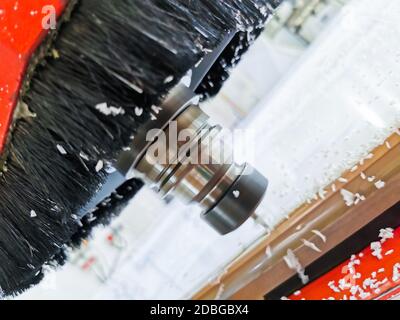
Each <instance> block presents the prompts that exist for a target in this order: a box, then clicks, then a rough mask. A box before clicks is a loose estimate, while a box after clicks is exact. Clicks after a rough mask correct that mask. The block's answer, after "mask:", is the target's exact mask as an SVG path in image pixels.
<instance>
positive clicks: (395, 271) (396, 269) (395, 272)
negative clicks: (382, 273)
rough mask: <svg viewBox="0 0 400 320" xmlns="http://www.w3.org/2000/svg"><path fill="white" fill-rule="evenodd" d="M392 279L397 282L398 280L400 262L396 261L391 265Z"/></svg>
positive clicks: (399, 276) (399, 277) (399, 278)
mask: <svg viewBox="0 0 400 320" xmlns="http://www.w3.org/2000/svg"><path fill="white" fill-rule="evenodd" d="M392 280H393V281H394V282H397V281H399V280H400V263H396V264H395V265H394V266H393V276H392Z"/></svg>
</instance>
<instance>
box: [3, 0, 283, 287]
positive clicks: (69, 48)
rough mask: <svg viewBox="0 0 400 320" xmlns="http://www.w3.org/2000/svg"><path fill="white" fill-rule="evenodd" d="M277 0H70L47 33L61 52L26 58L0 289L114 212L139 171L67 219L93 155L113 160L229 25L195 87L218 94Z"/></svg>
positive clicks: (92, 185) (98, 178) (88, 178)
mask: <svg viewBox="0 0 400 320" xmlns="http://www.w3.org/2000/svg"><path fill="white" fill-rule="evenodd" d="M279 2H280V1H279V0H229V1H216V0H209V1H208V0H207V1H206V0H198V1H187V0H146V1H139V0H113V1H110V0H81V1H78V4H77V5H76V7H75V8H74V10H73V12H72V16H71V19H70V21H68V22H66V23H64V24H63V26H62V27H61V29H60V30H59V35H58V37H57V40H56V41H55V43H54V49H55V50H57V52H58V53H59V58H57V59H56V58H51V57H48V58H47V59H46V60H45V61H44V63H42V64H41V65H40V66H39V67H37V68H36V72H35V74H34V75H33V77H32V80H31V82H30V89H29V90H28V92H27V93H26V94H25V96H24V97H23V98H22V99H23V101H24V102H25V103H26V104H27V106H28V107H29V109H30V111H31V112H33V113H35V114H36V117H34V118H26V119H23V120H19V121H18V122H17V123H16V125H15V129H14V130H13V136H12V140H11V142H10V143H9V145H8V154H9V157H8V161H7V171H6V172H4V173H3V175H2V176H1V178H0V288H1V291H2V292H3V293H4V294H6V295H10V294H15V293H17V292H20V291H21V290H24V289H25V288H27V287H29V286H30V285H32V284H34V283H36V282H38V281H39V280H40V279H41V277H42V272H41V270H42V266H43V265H44V264H62V263H63V261H64V259H65V253H64V251H63V250H64V248H65V247H66V245H79V242H80V239H81V238H82V237H87V236H88V233H89V230H90V229H91V228H92V227H93V226H94V225H95V224H96V222H97V223H98V222H100V223H107V222H108V221H109V219H110V217H111V216H112V215H113V214H118V212H119V211H120V210H121V208H122V207H123V205H124V202H125V201H126V200H129V199H130V198H131V197H133V196H134V194H135V193H136V192H137V191H138V190H139V189H140V187H141V182H140V181H137V180H132V181H128V182H127V183H126V184H125V185H124V186H122V187H121V188H120V189H119V190H117V193H118V195H116V194H114V195H112V196H111V198H110V200H108V201H107V202H106V203H107V204H106V205H104V206H101V205H100V206H99V208H98V210H97V211H95V212H93V213H91V214H90V218H84V219H83V220H82V221H78V220H77V219H76V214H77V212H78V211H79V210H80V209H81V208H82V207H83V206H84V205H85V204H86V203H87V202H88V201H89V199H90V198H91V196H92V195H93V194H94V193H95V192H96V189H97V187H98V186H99V184H101V183H102V181H104V179H105V177H106V175H107V173H106V171H105V170H102V171H101V172H99V173H97V172H96V170H95V167H96V164H97V163H98V161H99V160H101V161H104V163H105V164H107V163H113V162H114V161H115V160H116V159H117V157H118V154H119V152H120V151H121V150H122V149H123V148H124V147H125V146H127V145H128V144H129V142H130V141H131V139H132V135H134V134H135V130H136V129H137V128H138V127H139V126H140V125H141V124H142V123H144V122H145V121H147V120H148V118H149V115H150V112H151V111H150V110H151V106H152V105H153V104H157V103H159V101H160V100H161V99H162V97H163V95H165V94H166V93H167V92H168V90H169V89H170V88H171V87H173V86H174V85H175V84H176V83H177V82H178V81H179V79H180V78H181V77H182V76H183V75H184V74H185V73H186V72H187V71H188V70H189V69H190V68H192V67H193V66H194V65H195V64H196V63H197V62H198V61H199V59H200V58H201V57H202V56H203V55H204V52H205V49H213V48H215V47H216V46H217V45H218V43H219V41H220V39H222V38H223V36H224V35H225V34H226V33H227V32H229V31H233V30H235V31H237V30H239V31H240V32H239V33H238V36H237V37H236V38H235V40H234V43H232V45H231V46H230V47H229V48H228V49H227V50H226V51H225V52H224V54H223V55H222V57H221V59H220V60H219V61H218V62H217V63H216V65H215V66H214V68H213V70H212V71H211V73H210V74H209V75H208V77H207V78H206V79H205V81H204V83H203V85H202V86H201V89H200V92H201V93H202V94H203V95H204V96H209V95H213V94H215V93H217V91H218V90H219V88H220V87H221V85H222V82H223V80H225V79H226V78H227V77H228V74H227V70H228V69H229V68H230V67H231V66H233V65H235V64H236V63H237V61H238V59H239V57H240V55H241V54H242V53H243V52H244V51H245V50H246V49H247V48H248V46H249V45H250V43H251V42H252V40H253V39H254V37H255V36H256V35H257V34H258V33H259V30H260V29H261V28H262V26H263V24H264V22H265V20H266V18H267V17H268V15H269V14H270V13H271V10H272V9H273V8H274V7H276V5H277V4H278V3H279ZM238 48H239V49H238ZM171 76H172V77H171ZM167 78H169V79H173V80H172V81H168V82H167V81H166V79H167ZM101 103H107V105H108V106H114V107H116V108H122V109H123V111H124V112H122V113H121V114H119V115H115V116H113V115H105V114H103V113H102V112H101V111H99V110H98V109H96V105H98V104H101ZM137 108H139V109H137ZM138 110H139V111H140V110H143V111H144V112H143V114H142V115H140V116H138V114H139V113H140V112H139V113H138ZM60 150H65V151H66V154H64V152H60Z"/></svg>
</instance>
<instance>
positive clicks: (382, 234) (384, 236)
mask: <svg viewBox="0 0 400 320" xmlns="http://www.w3.org/2000/svg"><path fill="white" fill-rule="evenodd" d="M379 238H381V242H382V243H384V242H386V240H388V239H393V238H394V229H392V228H385V229H381V230H379Z"/></svg>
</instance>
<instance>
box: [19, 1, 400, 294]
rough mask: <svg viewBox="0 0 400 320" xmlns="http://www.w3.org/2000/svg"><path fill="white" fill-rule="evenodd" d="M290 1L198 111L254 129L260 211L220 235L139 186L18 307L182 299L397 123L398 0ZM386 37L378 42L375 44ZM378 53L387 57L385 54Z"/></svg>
mask: <svg viewBox="0 0 400 320" xmlns="http://www.w3.org/2000/svg"><path fill="white" fill-rule="evenodd" d="M379 2H382V4H381V3H380V4H379V5H381V6H382V7H380V8H379V10H378V9H377V5H376V2H375V1H372V0H287V1H284V3H283V4H282V5H281V6H280V8H279V9H278V11H277V13H276V15H275V16H274V17H272V18H271V19H270V21H269V23H268V24H267V26H266V28H265V31H264V32H263V34H262V35H261V37H260V38H259V39H258V40H257V42H256V43H255V44H254V46H253V47H252V48H251V50H250V51H249V52H248V53H247V54H246V55H245V57H244V59H243V61H242V62H241V63H240V64H239V65H238V67H237V68H236V69H235V70H233V71H232V77H231V78H230V79H229V80H228V82H227V83H226V85H225V87H224V89H223V90H222V92H221V93H220V95H218V96H217V97H216V98H214V99H212V100H211V101H208V102H207V103H205V104H204V105H203V108H204V109H205V110H206V111H207V112H208V113H209V114H210V115H211V116H212V117H213V119H215V121H217V122H219V123H220V124H222V125H224V126H225V127H227V128H231V129H233V128H242V129H250V130H252V131H254V133H255V137H256V138H255V139H256V141H255V142H256V150H255V157H254V159H252V162H253V164H254V165H255V166H256V167H257V168H259V169H260V171H261V172H262V173H264V174H265V175H266V176H267V177H268V179H269V180H270V187H269V190H268V194H267V196H266V198H265V199H264V202H263V203H262V205H261V207H260V208H259V210H258V214H259V216H260V217H261V218H262V219H263V221H264V223H265V224H266V225H267V226H268V230H267V229H266V228H265V227H263V226H261V225H259V224H256V223H255V222H253V221H248V222H247V223H246V224H245V225H243V226H242V227H241V228H240V229H239V230H237V231H236V232H234V233H232V234H229V235H227V236H225V237H222V236H220V235H218V234H216V233H215V232H214V231H213V230H212V229H210V228H209V227H208V226H207V225H206V224H204V223H203V222H202V220H201V218H200V215H199V214H200V212H199V211H198V209H197V208H194V207H187V206H184V205H181V204H180V203H179V202H177V201H168V202H167V201H164V200H162V199H160V198H159V196H158V195H156V194H155V193H154V192H153V191H152V190H150V189H148V188H146V187H144V188H143V189H142V190H141V191H140V193H139V194H138V195H137V196H136V197H135V198H134V199H133V201H132V202H131V203H130V204H129V206H128V207H127V208H126V210H125V211H124V212H123V213H122V214H121V216H120V217H119V218H117V219H115V221H114V222H113V223H112V224H111V225H110V226H108V227H105V228H98V229H97V230H96V231H95V233H94V235H93V237H92V239H89V240H88V241H86V242H85V243H84V245H83V246H82V248H80V249H79V250H76V251H72V252H70V262H69V263H68V264H67V265H65V266H64V267H63V268H61V269H60V270H57V271H54V270H48V274H47V276H46V279H45V281H44V282H43V283H41V284H40V285H39V286H37V287H35V288H33V289H31V290H29V291H27V292H26V293H24V294H22V295H21V296H19V297H18V299H88V298H94V299H179V298H190V297H191V295H193V294H194V293H195V292H196V291H197V290H198V289H200V288H201V287H202V286H204V285H205V284H206V283H208V282H212V281H214V279H215V278H216V277H218V275H219V274H221V273H222V272H223V270H224V268H225V267H226V266H227V265H228V264H229V263H230V262H231V261H232V260H233V259H235V257H237V256H238V255H240V254H241V253H243V252H244V251H245V250H247V249H248V248H249V247H251V245H252V244H253V243H255V242H256V241H257V239H259V238H260V237H261V236H262V235H265V234H266V233H267V232H268V231H269V229H273V228H274V227H275V226H276V225H277V224H278V223H279V222H281V221H282V220H284V219H286V218H287V217H288V216H289V214H290V213H291V212H292V211H293V210H294V209H295V208H297V207H298V206H299V205H301V204H302V203H304V202H305V201H312V199H314V198H316V197H318V194H320V193H321V190H323V189H324V188H325V187H326V186H328V185H329V184H330V183H331V182H332V181H334V180H335V179H337V178H338V177H340V175H341V174H342V172H343V171H345V170H346V169H349V168H351V167H352V166H354V164H355V163H357V162H358V161H359V160H360V159H361V158H362V157H364V156H365V155H367V154H368V153H369V152H370V150H372V149H373V148H374V147H376V146H377V145H379V144H381V143H383V141H384V140H385V138H387V137H388V136H389V135H390V133H391V132H393V130H394V128H396V127H399V123H400V106H399V100H398V98H396V95H397V96H398V94H397V92H398V90H399V85H400V72H399V71H400V70H397V69H400V67H399V62H400V51H396V48H395V46H393V45H392V44H394V43H397V42H398V32H399V27H398V26H395V22H396V20H397V19H398V16H399V13H400V5H399V4H398V1H390V0H382V1H379ZM383 37H384V39H383ZM383 57H384V58H383Z"/></svg>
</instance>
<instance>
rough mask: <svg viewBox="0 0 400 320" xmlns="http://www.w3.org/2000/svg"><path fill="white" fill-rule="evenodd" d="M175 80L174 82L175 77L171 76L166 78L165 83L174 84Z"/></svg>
mask: <svg viewBox="0 0 400 320" xmlns="http://www.w3.org/2000/svg"><path fill="white" fill-rule="evenodd" d="M173 80H174V76H169V77H166V78H165V80H164V83H170V82H172V81H173Z"/></svg>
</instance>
